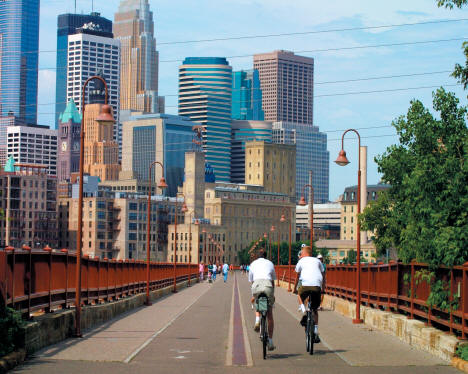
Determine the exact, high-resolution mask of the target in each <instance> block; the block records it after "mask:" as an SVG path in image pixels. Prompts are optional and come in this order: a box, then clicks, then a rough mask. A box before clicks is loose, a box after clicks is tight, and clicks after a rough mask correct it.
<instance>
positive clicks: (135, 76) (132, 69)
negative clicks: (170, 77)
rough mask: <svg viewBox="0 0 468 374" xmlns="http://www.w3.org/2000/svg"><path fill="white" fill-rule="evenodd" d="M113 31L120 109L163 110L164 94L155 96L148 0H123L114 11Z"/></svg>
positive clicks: (155, 65)
mask: <svg viewBox="0 0 468 374" xmlns="http://www.w3.org/2000/svg"><path fill="white" fill-rule="evenodd" d="M114 34H115V38H116V39H118V40H120V43H121V51H122V60H121V75H120V90H121V93H120V103H121V104H120V107H121V109H122V110H136V111H143V112H146V113H164V98H161V97H159V96H158V68H159V53H158V51H157V50H156V39H155V37H154V22H153V12H151V11H150V8H149V3H148V0H122V1H121V2H120V5H119V10H118V12H117V13H115V19H114Z"/></svg>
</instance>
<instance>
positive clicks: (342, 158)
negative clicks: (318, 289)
mask: <svg viewBox="0 0 468 374" xmlns="http://www.w3.org/2000/svg"><path fill="white" fill-rule="evenodd" d="M349 131H352V132H354V133H355V134H356V135H357V137H358V155H359V158H358V185H357V215H358V216H359V213H361V136H360V135H359V133H358V132H357V131H356V130H354V129H348V130H346V131H345V132H344V133H343V135H342V137H341V151H340V153H339V154H338V158H337V159H336V160H335V162H336V163H337V164H338V165H340V166H346V165H348V164H349V160H348V158H347V157H346V152H345V150H344V136H345V135H346V133H348V132H349ZM356 225H357V228H356V233H357V241H356V252H357V256H356V262H357V269H356V318H355V319H353V323H362V319H361V225H360V223H359V217H358V218H357V219H356Z"/></svg>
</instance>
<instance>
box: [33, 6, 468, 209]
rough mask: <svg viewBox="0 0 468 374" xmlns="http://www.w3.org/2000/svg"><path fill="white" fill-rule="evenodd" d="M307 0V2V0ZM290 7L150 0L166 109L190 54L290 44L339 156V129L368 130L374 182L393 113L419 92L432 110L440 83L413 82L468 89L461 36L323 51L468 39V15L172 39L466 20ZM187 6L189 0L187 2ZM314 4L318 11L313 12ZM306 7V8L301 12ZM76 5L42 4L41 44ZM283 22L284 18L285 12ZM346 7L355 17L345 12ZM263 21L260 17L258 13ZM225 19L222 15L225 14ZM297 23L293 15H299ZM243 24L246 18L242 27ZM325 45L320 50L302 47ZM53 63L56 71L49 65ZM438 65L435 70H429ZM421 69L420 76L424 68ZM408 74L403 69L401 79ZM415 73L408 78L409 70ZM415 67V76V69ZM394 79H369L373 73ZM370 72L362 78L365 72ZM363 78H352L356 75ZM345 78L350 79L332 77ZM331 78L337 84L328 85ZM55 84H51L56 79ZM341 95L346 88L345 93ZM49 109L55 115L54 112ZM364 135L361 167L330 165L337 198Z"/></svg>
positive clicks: (237, 63) (414, 12)
mask: <svg viewBox="0 0 468 374" xmlns="http://www.w3.org/2000/svg"><path fill="white" fill-rule="evenodd" d="M118 3H119V2H118V1H112V2H109V3H107V4H102V5H101V4H96V3H95V4H94V11H98V12H100V13H101V15H102V16H104V17H106V18H109V19H111V20H113V19H114V14H115V12H116V11H117V8H118ZM299 3H300V4H299ZM299 3H298V4H294V5H292V6H290V7H289V8H287V9H286V8H285V7H284V6H283V5H282V4H281V2H276V1H269V2H264V1H259V2H251V1H247V0H246V1H242V2H241V3H240V5H241V6H242V10H243V11H242V14H237V13H233V14H231V13H229V12H228V8H229V3H228V2H223V3H221V4H219V6H218V7H217V8H216V9H215V8H210V7H209V4H210V2H208V1H202V2H199V3H198V8H199V9H200V10H202V11H201V12H194V11H193V10H194V4H190V3H189V2H183V4H181V6H178V7H174V6H171V5H170V4H169V2H166V1H161V2H155V1H151V2H150V7H151V10H152V11H153V12H154V21H155V36H156V38H157V39H158V51H159V54H160V71H159V77H160V81H159V86H160V87H159V94H160V95H162V96H166V112H167V113H173V114H176V113H177V83H178V79H177V70H178V67H179V66H180V65H181V61H182V60H183V59H184V58H185V57H189V56H220V57H227V58H228V61H229V63H230V65H231V66H232V67H233V70H235V71H236V70H239V69H249V68H251V67H252V65H253V61H252V60H253V57H252V56H247V57H242V58H239V57H238V58H232V57H229V56H240V55H242V56H246V55H253V54H256V53H265V52H270V51H272V50H275V49H286V50H292V51H295V52H297V53H298V54H300V55H304V56H309V57H313V58H314V59H315V75H314V81H315V86H314V91H315V92H314V95H315V100H314V107H315V108H314V124H315V125H316V126H319V127H320V131H322V132H326V133H327V135H328V150H329V151H330V160H331V161H332V160H334V159H335V157H336V155H337V154H338V150H339V148H340V140H339V139H338V138H339V137H340V132H339V131H338V130H344V129H346V128H349V127H354V128H357V129H360V132H361V136H362V137H363V145H367V146H368V152H369V153H368V168H369V170H368V183H377V182H378V181H379V175H378V173H377V170H376V165H375V163H374V161H373V158H374V157H375V156H376V155H378V154H382V153H383V152H384V151H385V149H386V147H387V146H389V145H391V144H393V143H395V142H396V141H397V137H396V136H394V135H395V132H394V129H393V128H392V127H391V126H390V124H391V121H392V120H393V119H395V118H396V117H397V116H399V115H404V114H405V113H406V111H407V109H408V107H409V102H410V100H411V99H412V98H417V99H420V100H421V101H422V102H423V104H424V105H425V106H426V107H428V108H431V104H432V103H431V101H432V100H431V92H432V91H433V90H434V89H435V88H424V89H417V90H407V89H408V88H415V87H434V86H437V87H438V86H440V85H444V86H447V89H448V90H450V91H454V92H455V93H456V94H457V96H458V97H459V98H460V100H461V101H462V103H466V96H465V95H464V94H463V93H462V90H461V87H456V86H448V85H454V84H455V83H456V81H455V80H454V79H453V78H451V77H449V72H450V71H451V70H453V62H454V61H460V62H461V61H463V56H462V53H461V42H462V41H461V40H455V41H453V40H452V41H446V42H436V43H425V44H412V45H411V44H408V45H403V46H402V45H400V46H387V47H379V48H355V49H348V50H346V49H340V50H335V51H321V52H318V51H317V50H323V49H335V48H348V47H353V48H354V47H362V46H368V45H376V44H378V45H381V44H395V43H413V42H421V41H431V40H432V41H433V40H447V39H457V38H458V39H460V38H463V37H464V35H463V30H464V26H466V21H459V22H450V23H434V24H427V25H413V26H404V27H393V28H382V29H367V30H355V31H341V32H327V33H318V34H307V35H296V36H283V37H268V38H250V39H245V40H229V41H217V42H204V43H187V44H165V43H168V42H174V41H186V40H199V39H211V38H223V37H236V36H243V35H265V34H278V33H291V32H305V31H317V30H332V29H349V28H355V27H369V26H376V25H394V24H402V23H415V22H427V21H433V20H444V19H449V18H451V19H461V18H467V17H466V15H467V12H466V11H463V10H453V11H451V12H449V11H446V10H442V9H438V8H437V7H436V6H435V4H432V3H428V2H423V1H417V2H412V3H411V4H406V3H403V2H396V3H393V4H392V5H390V4H385V5H380V6H383V7H386V8H385V9H382V8H378V6H377V5H375V4H371V3H370V2H367V3H366V2H360V6H358V7H356V8H355V9H349V8H347V6H346V5H344V4H343V3H341V6H342V7H343V9H341V10H340V9H338V10H337V9H332V8H331V7H336V5H333V6H332V5H327V6H324V7H323V6H322V7H321V9H320V10H319V9H318V7H314V6H313V5H310V4H305V2H299ZM183 5H186V6H185V7H184V6H183ZM304 9H306V10H307V11H308V12H309V13H310V14H313V15H314V17H312V18H310V19H309V18H307V17H306V16H304V14H306V13H307V12H304ZM81 10H83V11H84V12H87V13H89V12H90V11H91V2H90V1H77V13H79V12H81ZM299 10H302V13H299ZM67 11H71V12H73V11H74V10H73V1H65V2H62V3H60V4H58V3H57V2H56V1H43V2H42V3H41V19H40V22H41V28H40V32H41V35H40V47H39V48H40V50H41V51H43V50H52V49H53V48H49V47H48V46H49V45H56V44H55V41H54V42H53V43H50V44H49V43H48V40H54V38H55V37H56V17H57V15H58V14H61V13H64V12H67ZM262 12H263V13H264V14H266V15H268V17H265V19H269V20H270V22H265V23H262V21H261V19H262V18H258V16H259V15H260V14H262ZM279 15H281V16H282V17H281V20H282V22H279V20H280V16H279ZM345 15H346V16H345ZM255 17H257V18H258V20H257V21H256V22H254V18H255ZM222 20H223V21H222ZM293 21H294V22H293ZM236 25H237V26H236ZM301 51H316V52H311V53H309V52H301ZM39 66H40V71H39V104H40V106H39V110H38V118H39V120H38V122H39V124H43V125H49V126H53V117H54V114H53V112H54V109H53V107H54V106H53V105H50V106H47V105H41V104H44V103H51V102H54V99H55V95H53V91H54V88H55V87H51V86H52V85H53V84H52V83H55V71H54V69H53V68H54V66H55V53H54V52H49V53H47V52H44V53H41V54H40V56H39ZM49 68H51V69H49ZM426 73H431V74H426ZM415 74H418V75H415ZM402 75H403V77H402ZM404 75H407V76H404ZM408 75H411V76H408ZM390 76H392V77H394V76H400V77H394V78H385V79H376V80H368V78H372V77H390ZM363 78H364V79H366V80H361V79H363ZM355 79H357V81H355V82H349V81H350V80H355ZM336 81H346V82H342V83H330V82H336ZM327 82H328V83H327ZM47 83H50V86H48V85H47ZM400 88H401V89H404V90H401V91H400V90H398V91H393V92H374V93H370V94H354V95H341V94H343V93H349V92H368V91H382V90H392V89H400ZM337 94H339V95H337ZM49 113H50V114H49ZM354 142H355V140H354V139H352V138H351V137H350V138H347V139H346V141H345V146H346V144H349V145H348V146H347V147H346V148H349V157H350V161H351V163H352V165H350V167H348V168H345V169H338V167H337V166H335V165H334V164H333V163H331V164H330V200H334V199H335V198H336V197H338V195H339V194H341V193H342V192H343V190H344V188H345V187H347V186H350V185H352V184H353V181H354V180H355V175H356V169H357V157H356V155H355V154H353V149H354V148H355V147H354V145H353V144H352V143H354Z"/></svg>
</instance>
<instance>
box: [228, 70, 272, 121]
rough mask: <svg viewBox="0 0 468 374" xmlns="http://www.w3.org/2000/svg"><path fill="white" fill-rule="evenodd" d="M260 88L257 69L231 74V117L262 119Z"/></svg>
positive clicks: (263, 116)
mask: <svg viewBox="0 0 468 374" xmlns="http://www.w3.org/2000/svg"><path fill="white" fill-rule="evenodd" d="M264 118H265V115H264V113H263V110H262V90H261V89H260V78H259V75H258V70H248V71H243V70H241V71H235V72H234V73H233V74H232V119H237V120H254V121H263V119H264Z"/></svg>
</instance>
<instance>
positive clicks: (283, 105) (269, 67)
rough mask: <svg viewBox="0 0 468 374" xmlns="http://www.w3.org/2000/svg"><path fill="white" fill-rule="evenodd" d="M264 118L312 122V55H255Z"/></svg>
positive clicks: (255, 67)
mask: <svg viewBox="0 0 468 374" xmlns="http://www.w3.org/2000/svg"><path fill="white" fill-rule="evenodd" d="M253 62H254V69H257V70H258V72H259V76H260V87H261V89H262V94H263V98H262V107H263V111H264V112H265V120H266V121H287V122H295V123H303V124H308V125H312V124H313V100H314V59H313V58H310V57H303V56H297V55H295V54H294V53H293V52H288V51H274V52H271V53H262V54H257V55H254V61H253Z"/></svg>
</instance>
